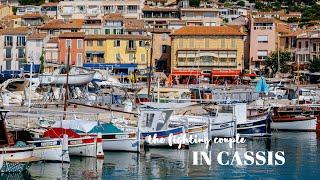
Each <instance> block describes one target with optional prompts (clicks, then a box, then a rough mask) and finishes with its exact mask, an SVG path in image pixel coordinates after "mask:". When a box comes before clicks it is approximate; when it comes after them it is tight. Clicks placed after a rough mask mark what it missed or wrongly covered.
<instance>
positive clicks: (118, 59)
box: [116, 53, 121, 62]
mask: <svg viewBox="0 0 320 180" xmlns="http://www.w3.org/2000/svg"><path fill="white" fill-rule="evenodd" d="M116 61H118V62H119V61H121V56H120V54H119V53H117V54H116Z"/></svg>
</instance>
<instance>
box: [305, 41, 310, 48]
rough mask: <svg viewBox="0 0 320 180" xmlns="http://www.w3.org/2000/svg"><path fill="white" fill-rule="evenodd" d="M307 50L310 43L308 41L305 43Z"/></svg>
mask: <svg viewBox="0 0 320 180" xmlns="http://www.w3.org/2000/svg"><path fill="white" fill-rule="evenodd" d="M305 48H306V49H308V48H309V42H308V41H306V42H305Z"/></svg>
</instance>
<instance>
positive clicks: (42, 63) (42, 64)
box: [40, 52, 44, 73]
mask: <svg viewBox="0 0 320 180" xmlns="http://www.w3.org/2000/svg"><path fill="white" fill-rule="evenodd" d="M43 72H44V56H43V52H42V54H41V56H40V73H43Z"/></svg>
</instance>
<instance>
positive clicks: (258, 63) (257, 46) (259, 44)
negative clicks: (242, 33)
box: [250, 18, 277, 71]
mask: <svg viewBox="0 0 320 180" xmlns="http://www.w3.org/2000/svg"><path fill="white" fill-rule="evenodd" d="M250 28H251V33H250V70H252V71H260V70H263V68H264V60H265V59H266V57H267V56H269V55H270V54H271V53H272V52H274V51H276V43H277V32H276V23H275V22H274V19H272V18H253V19H252V20H251V27H250Z"/></svg>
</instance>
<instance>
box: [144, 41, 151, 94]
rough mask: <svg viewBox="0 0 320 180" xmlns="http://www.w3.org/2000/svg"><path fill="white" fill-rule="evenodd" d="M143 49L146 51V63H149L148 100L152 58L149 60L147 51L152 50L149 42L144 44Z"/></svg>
mask: <svg viewBox="0 0 320 180" xmlns="http://www.w3.org/2000/svg"><path fill="white" fill-rule="evenodd" d="M145 48H146V50H147V61H149V75H148V98H149V97H150V90H151V72H152V58H150V60H149V49H150V48H152V47H151V44H150V42H149V41H147V42H146V43H145Z"/></svg>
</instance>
